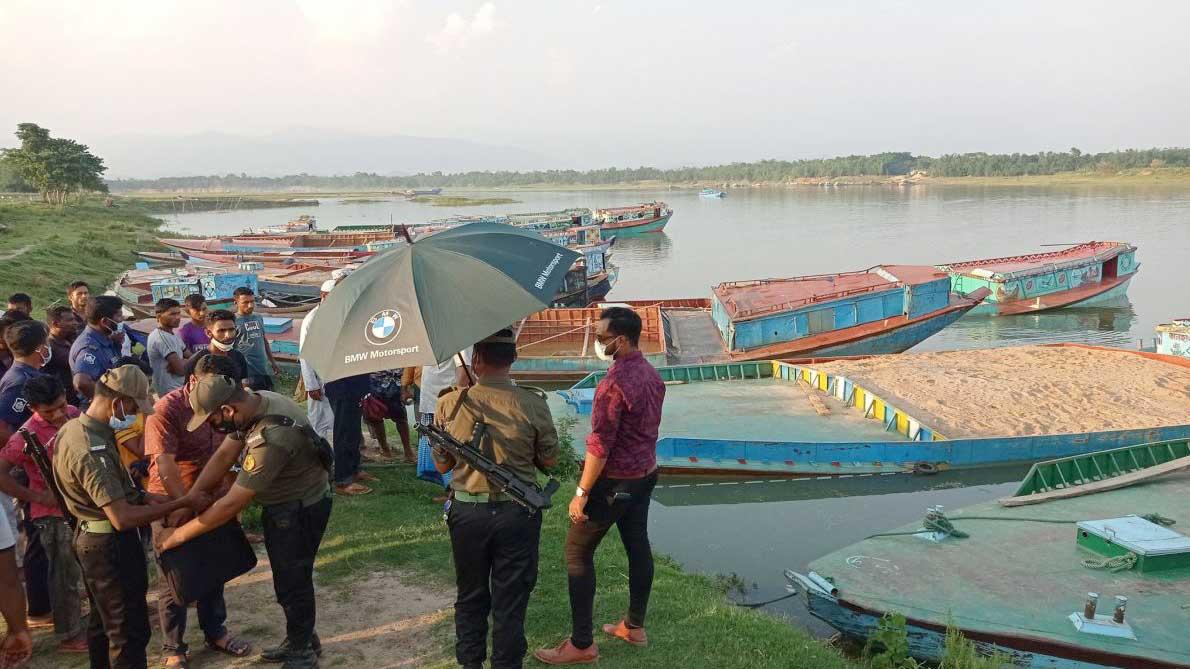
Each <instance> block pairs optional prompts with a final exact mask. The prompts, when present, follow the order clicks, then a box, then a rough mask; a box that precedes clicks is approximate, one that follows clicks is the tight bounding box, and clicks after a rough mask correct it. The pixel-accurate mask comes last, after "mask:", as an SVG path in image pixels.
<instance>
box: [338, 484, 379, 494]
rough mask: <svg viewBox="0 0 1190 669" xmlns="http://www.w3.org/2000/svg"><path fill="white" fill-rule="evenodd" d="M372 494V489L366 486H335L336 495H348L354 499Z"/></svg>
mask: <svg viewBox="0 0 1190 669" xmlns="http://www.w3.org/2000/svg"><path fill="white" fill-rule="evenodd" d="M370 492H372V489H371V488H369V487H368V486H366V485H360V484H358V483H352V484H350V485H345V486H335V494H336V495H346V496H348V497H354V496H356V495H366V494H368V493H370Z"/></svg>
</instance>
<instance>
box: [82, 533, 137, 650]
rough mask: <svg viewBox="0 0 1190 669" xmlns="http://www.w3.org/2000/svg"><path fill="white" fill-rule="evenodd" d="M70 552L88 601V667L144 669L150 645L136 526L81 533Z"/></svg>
mask: <svg viewBox="0 0 1190 669" xmlns="http://www.w3.org/2000/svg"><path fill="white" fill-rule="evenodd" d="M74 550H75V552H76V553H77V554H78V558H79V565H80V566H81V567H82V569H83V583H84V584H86V586H87V595H88V596H89V598H90V600H91V618H90V620H89V621H88V623H87V646H88V652H89V653H90V656H91V669H109V668H110V669H145V667H146V663H147V659H146V657H145V648H147V647H148V645H149V637H150V634H151V632H150V630H149V606H148V604H147V603H146V602H145V596H146V595H147V594H148V591H149V576H148V571H147V567H146V563H145V552H144V548H143V547H142V545H141V542H140V536H139V535H138V534H137V532H136V530H128V531H125V532H113V533H111V534H91V533H89V532H83V531H79V532H77V533H75V536H74Z"/></svg>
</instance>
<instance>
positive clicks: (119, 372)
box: [99, 365, 153, 416]
mask: <svg viewBox="0 0 1190 669" xmlns="http://www.w3.org/2000/svg"><path fill="white" fill-rule="evenodd" d="M99 382H100V383H102V384H103V385H105V386H107V387H108V388H111V389H112V390H114V391H115V392H117V393H119V394H121V395H123V396H124V397H127V398H130V399H132V400H135V401H136V410H137V411H139V412H140V413H142V414H144V415H146V416H148V415H149V414H151V413H153V398H152V397H150V396H149V378H148V377H147V376H145V373H144V372H142V371H140V367H137V366H136V365H124V366H122V367H115V368H113V369H109V370H108V371H106V372H104V373H103V376H101V377H99Z"/></svg>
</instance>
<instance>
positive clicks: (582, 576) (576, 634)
mask: <svg viewBox="0 0 1190 669" xmlns="http://www.w3.org/2000/svg"><path fill="white" fill-rule="evenodd" d="M656 485H657V472H655V471H654V472H653V473H652V474H649V475H648V476H645V477H644V478H639V479H600V480H599V481H598V482H597V483H596V484H595V486H594V487H593V488H592V489H591V493H590V497H591V498H590V501H588V502H587V507H586V514H587V517H588V519H587V521H586V522H585V523H574V524H571V526H570V530H569V531H568V532H567V533H566V574H567V576H568V586H569V589H570V622H571V632H570V640H571V642H572V643H573V644H574V646H575V647H576V648H589V647H590V646H591V644H592V643H594V642H595V641H594V637H593V633H594V632H593V627H594V624H595V623H594V620H593V617H594V612H595V549H596V548H599V542H601V541H603V537H604V535H606V534H607V531H608V530H610V529H611V527H612V525H615V526H616V527H618V528H619V530H620V539H621V540H622V541H623V542H624V550H625V551H627V553H628V615H627V616H626V617H625V619H626V620H627V622H628V624H629V625H633V626H635V627H644V625H645V612H646V610H647V609H648V607H649V593H650V592H651V591H652V589H653V551H652V548H651V547H650V545H649V501H650V498H651V497H652V495H653V488H654V487H655V486H656ZM617 492H626V493H628V494H630V495H632V498H631V499H630V500H628V501H626V502H619V503H615V504H612V503H611V498H612V495H614V494H615V493H617Z"/></svg>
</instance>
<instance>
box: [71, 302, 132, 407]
mask: <svg viewBox="0 0 1190 669" xmlns="http://www.w3.org/2000/svg"><path fill="white" fill-rule="evenodd" d="M123 345H124V302H123V300H121V299H120V298H118V297H115V296H113V295H99V296H96V297H92V298H89V299H88V300H87V327H86V329H84V330H83V333H82V334H80V335H79V336H78V339H75V340H74V344H73V345H71V347H70V371H71V372H73V373H74V387H75V389H76V390H78V391H79V394H80V395H82V402H83V405H82V406H80V408H85V406H86V403H87V402H89V401H90V400H91V398H92V397H93V396H94V395H95V382H96V381H98V380H99V377H101V376H103V374H104V373H105V372H107V371H108V370H110V369H111V368H113V367H115V366H116V361H118V360H119V359H120V355H121V349H122V347H123Z"/></svg>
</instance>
